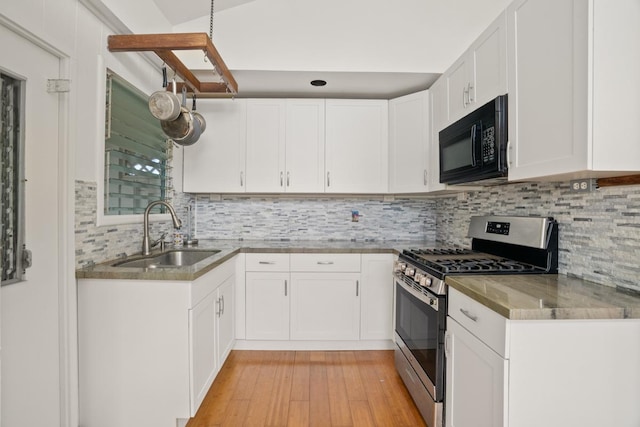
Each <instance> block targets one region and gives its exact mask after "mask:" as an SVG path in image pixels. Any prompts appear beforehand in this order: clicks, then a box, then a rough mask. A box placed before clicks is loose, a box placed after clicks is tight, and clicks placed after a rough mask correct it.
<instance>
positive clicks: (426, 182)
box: [422, 169, 429, 185]
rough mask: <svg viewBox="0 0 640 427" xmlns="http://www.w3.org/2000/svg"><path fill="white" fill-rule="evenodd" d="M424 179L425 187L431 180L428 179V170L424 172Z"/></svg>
mask: <svg viewBox="0 0 640 427" xmlns="http://www.w3.org/2000/svg"><path fill="white" fill-rule="evenodd" d="M422 178H423V180H424V185H427V184H428V183H429V178H428V176H427V170H426V169H425V170H424V173H423V175H422Z"/></svg>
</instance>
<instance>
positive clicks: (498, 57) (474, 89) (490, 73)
mask: <svg viewBox="0 0 640 427" xmlns="http://www.w3.org/2000/svg"><path fill="white" fill-rule="evenodd" d="M469 55H470V61H471V62H470V64H472V65H473V66H472V67H470V71H471V76H470V83H471V86H470V88H469V95H468V98H469V102H470V104H471V107H472V108H471V109H475V108H478V107H481V106H483V105H484V104H486V103H487V102H489V101H491V100H492V99H494V98H495V97H497V96H499V95H504V94H505V93H507V17H506V12H503V13H501V14H500V16H499V17H498V18H497V19H496V20H495V21H494V22H493V23H492V24H491V25H490V26H489V28H487V29H486V30H485V31H484V32H483V33H482V35H481V36H480V37H479V38H478V39H477V40H476V41H475V42H474V43H473V45H472V46H471V49H470V51H469Z"/></svg>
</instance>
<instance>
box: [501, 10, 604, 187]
mask: <svg viewBox="0 0 640 427" xmlns="http://www.w3.org/2000/svg"><path fill="white" fill-rule="evenodd" d="M587 9H588V2H581V1H561V2H557V1H553V0H538V1H528V0H518V1H515V2H513V3H512V4H511V5H510V6H509V8H508V9H507V18H508V27H509V28H508V33H509V35H508V53H509V55H508V58H509V67H508V69H509V88H510V90H509V118H508V120H509V145H510V146H509V179H510V180H517V179H528V178H536V177H542V176H551V175H558V174H564V173H570V172H575V171H581V170H584V169H586V168H587V165H588V156H589V153H588V149H587V147H588V143H587V141H588V135H587V124H586V117H587V89H588V82H587V66H588V61H587V57H586V55H587V42H588V37H587V15H588V12H587ZM541 22H544V25H541V24H540V23H541ZM608 149H610V148H608Z"/></svg>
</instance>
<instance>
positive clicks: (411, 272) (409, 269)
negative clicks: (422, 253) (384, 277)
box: [404, 267, 416, 277]
mask: <svg viewBox="0 0 640 427" xmlns="http://www.w3.org/2000/svg"><path fill="white" fill-rule="evenodd" d="M404 274H406V275H407V276H409V277H413V275H414V274H416V269H415V268H413V267H407V268H406V269H405V270H404Z"/></svg>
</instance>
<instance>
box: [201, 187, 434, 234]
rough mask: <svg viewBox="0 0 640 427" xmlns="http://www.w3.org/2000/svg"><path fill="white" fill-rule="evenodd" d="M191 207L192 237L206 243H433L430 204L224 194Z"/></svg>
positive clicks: (431, 209) (411, 201)
mask: <svg viewBox="0 0 640 427" xmlns="http://www.w3.org/2000/svg"><path fill="white" fill-rule="evenodd" d="M195 205H196V213H195V215H196V218H197V233H196V235H197V237H199V238H204V239H257V240H354V241H391V240H395V241H399V240H415V241H424V240H425V239H426V240H435V232H436V214H435V212H436V211H435V207H436V202H435V201H434V200H427V201H425V200H407V199H401V200H399V199H396V200H395V201H390V202H386V201H382V200H370V199H364V198H355V197H353V198H344V199H343V198H340V199H336V198H310V197H309V198H304V197H301V198H290V197H282V198H276V197H269V198H259V197H251V198H250V197H242V196H222V199H221V200H219V201H211V200H210V199H209V196H207V195H198V196H197V197H196V199H195ZM355 211H357V213H354V212H355ZM354 216H355V217H356V219H357V222H354V221H353V217H354Z"/></svg>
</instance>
